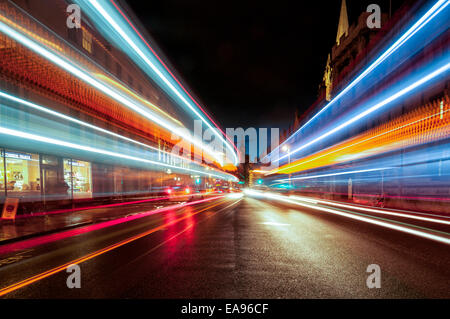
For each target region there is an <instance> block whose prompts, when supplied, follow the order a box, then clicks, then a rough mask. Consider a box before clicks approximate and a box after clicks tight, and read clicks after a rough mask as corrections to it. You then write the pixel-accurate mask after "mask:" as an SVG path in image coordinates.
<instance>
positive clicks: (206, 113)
mask: <svg viewBox="0 0 450 319" xmlns="http://www.w3.org/2000/svg"><path fill="white" fill-rule="evenodd" d="M110 1H111V3H112V4H113V5H114V7H115V8H116V9H117V11H119V13H120V14H121V15H122V17H123V18H124V19H125V20H126V21H127V23H128V24H129V25H130V26H131V28H132V29H133V30H134V32H136V34H137V35H138V36H139V38H140V39H141V40H142V41H143V42H144V43H145V45H146V46H147V47H148V48H149V49H150V51H151V52H152V53H153V55H154V56H155V57H156V58H157V59H158V61H159V62H160V63H161V65H162V66H163V67H164V68H165V69H166V71H167V72H169V74H170V75H171V76H172V78H173V79H174V80H175V81H176V82H177V83H178V85H179V86H180V87H181V88H182V89H183V91H184V92H185V93H186V94H187V95H188V96H189V98H190V99H191V100H192V101H194V103H195V105H197V106H198V108H199V109H200V110H201V111H202V112H203V114H205V115H206V116H207V117H208V119H209V120H210V121H211V122H212V123H213V124H214V126H215V127H216V128H217V129H218V130H219V131H220V132H222V134H223V135H224V136H225V137H226V139H227V140H228V141H229V142H230V143H231V145H232V146H233V147H234V149H235V150H236V152H237V154H238V158H239V150H238V148H237V147H236V145H234V143H233V142H232V141H231V140H230V138H229V137H228V136H227V135H226V134H225V132H224V131H222V129H221V128H220V127H219V125H217V124H216V122H214V120H213V119H212V118H211V117H210V116H209V114H208V112H206V111H205V110H204V109H203V108H202V107H201V105H200V104H199V103H198V102H197V101H196V100H195V99H194V98H193V97H192V95H191V94H190V93H189V92H188V91H187V90H186V88H185V87H184V86H183V85H182V84H181V82H180V81H179V80H178V79H177V77H176V76H175V75H174V74H173V73H172V72H171V71H170V69H169V68H168V67H167V65H166V64H165V63H164V61H163V60H162V59H161V58H160V57H159V55H158V54H157V53H156V52H155V50H153V48H152V47H151V46H150V44H149V43H148V42H147V41H146V40H145V38H144V37H143V36H142V34H141V33H140V32H139V31H138V30H137V28H136V27H135V26H134V25H133V23H131V21H130V19H128V17H127V16H126V15H125V13H124V12H123V11H122V10H121V9H120V7H119V6H118V5H117V4H116V3H115V1H114V0H110Z"/></svg>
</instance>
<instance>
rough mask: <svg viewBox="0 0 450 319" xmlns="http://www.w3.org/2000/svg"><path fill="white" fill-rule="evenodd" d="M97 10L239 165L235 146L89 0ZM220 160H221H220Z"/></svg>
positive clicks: (107, 14)
mask: <svg viewBox="0 0 450 319" xmlns="http://www.w3.org/2000/svg"><path fill="white" fill-rule="evenodd" d="M88 2H89V3H90V4H91V5H92V6H93V7H94V8H95V10H96V11H97V12H98V13H100V15H101V16H102V17H103V18H104V19H105V20H106V21H107V22H108V23H109V25H110V26H111V27H112V28H113V29H114V30H115V31H116V32H117V33H118V34H119V35H120V36H121V37H122V38H123V39H124V40H125V42H126V43H127V44H128V45H129V46H130V47H131V48H132V49H133V50H134V52H135V53H136V54H137V55H138V56H139V57H140V58H141V59H142V60H143V61H144V62H145V63H146V64H147V65H148V66H149V67H150V69H151V70H152V71H153V72H154V73H155V74H156V75H157V76H158V77H159V78H160V79H161V80H162V81H163V82H164V84H165V85H167V87H168V88H169V89H170V90H171V91H172V92H173V93H174V94H175V95H176V96H177V97H178V98H179V99H180V100H181V101H182V102H183V103H184V104H185V105H186V106H187V107H188V108H189V109H190V110H191V111H192V112H194V114H195V115H197V116H198V117H199V118H200V119H201V120H202V122H204V123H205V124H206V125H207V126H208V127H209V128H210V129H211V130H212V132H213V133H214V135H216V136H217V137H218V138H219V139H220V140H221V141H222V142H223V143H224V144H225V146H226V147H227V148H228V149H229V150H230V151H231V154H232V155H233V157H234V161H233V163H234V165H238V163H239V159H238V157H237V154H236V153H235V152H234V149H233V147H231V145H230V144H229V143H228V142H227V141H226V140H225V139H224V138H223V136H222V135H221V134H219V133H218V132H217V130H216V128H214V127H213V126H212V125H211V124H210V123H209V122H208V121H207V120H206V119H205V118H204V117H203V116H202V115H201V114H200V113H199V112H198V111H197V110H196V108H195V107H194V106H193V105H192V104H191V103H190V102H189V101H188V100H187V99H186V98H185V97H184V96H183V95H182V94H181V93H180V92H179V91H178V90H177V89H176V88H175V86H174V85H173V84H172V83H171V82H170V81H169V80H168V79H167V78H166V77H165V76H164V74H163V73H162V72H161V71H160V70H159V69H158V67H157V66H156V65H155V64H154V63H152V61H150V59H149V58H148V57H147V55H146V54H145V53H144V52H143V51H142V50H141V49H140V48H139V47H138V46H137V44H136V43H135V42H134V41H133V40H132V39H131V38H130V37H129V36H128V34H127V33H126V32H125V31H124V30H123V29H122V28H121V27H120V26H119V24H118V23H117V22H116V21H115V19H113V18H112V17H111V15H110V14H109V13H108V12H107V11H106V10H105V8H104V7H103V6H102V5H101V4H100V3H99V2H98V1H96V0H90V1H88ZM180 136H182V135H180ZM219 162H220V161H219Z"/></svg>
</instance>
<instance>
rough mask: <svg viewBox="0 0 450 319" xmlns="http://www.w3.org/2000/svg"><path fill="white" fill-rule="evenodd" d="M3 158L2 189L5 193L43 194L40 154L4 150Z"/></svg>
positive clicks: (17, 194) (0, 171) (18, 195)
mask: <svg viewBox="0 0 450 319" xmlns="http://www.w3.org/2000/svg"><path fill="white" fill-rule="evenodd" d="M1 158H2V159H1V162H0V163H1V164H2V169H1V170H0V175H1V178H2V181H1V185H2V186H1V189H2V190H3V191H4V192H5V195H6V196H10V197H32V198H39V197H40V195H41V180H40V167H39V155H38V154H31V153H25V152H17V151H12V150H2V151H1Z"/></svg>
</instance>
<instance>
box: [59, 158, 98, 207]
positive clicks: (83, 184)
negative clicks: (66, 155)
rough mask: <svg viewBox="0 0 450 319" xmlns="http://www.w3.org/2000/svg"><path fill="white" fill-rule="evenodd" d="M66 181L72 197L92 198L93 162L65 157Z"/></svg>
mask: <svg viewBox="0 0 450 319" xmlns="http://www.w3.org/2000/svg"><path fill="white" fill-rule="evenodd" d="M64 181H65V182H66V184H67V185H68V187H69V189H68V192H69V193H70V195H71V197H72V198H74V199H76V198H92V167H91V163H89V162H84V161H78V160H74V159H64Z"/></svg>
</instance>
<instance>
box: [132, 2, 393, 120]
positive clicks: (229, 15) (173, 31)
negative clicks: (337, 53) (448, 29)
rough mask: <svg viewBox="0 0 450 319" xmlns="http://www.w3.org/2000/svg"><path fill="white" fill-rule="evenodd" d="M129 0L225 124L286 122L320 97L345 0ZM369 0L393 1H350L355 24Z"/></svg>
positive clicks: (190, 84)
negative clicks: (319, 93) (323, 77)
mask: <svg viewBox="0 0 450 319" xmlns="http://www.w3.org/2000/svg"><path fill="white" fill-rule="evenodd" d="M395 1H396V0H393V2H395ZM399 1H400V0H397V2H399ZM127 3H128V4H129V6H130V7H131V8H132V9H133V10H134V12H135V14H136V15H137V17H138V18H139V20H140V21H141V23H142V25H143V27H145V28H146V29H147V31H148V32H149V33H150V35H151V36H152V37H153V38H154V40H155V41H156V42H157V44H158V46H159V47H160V49H161V50H162V51H163V52H164V54H165V56H166V57H167V58H168V60H169V62H170V63H171V65H172V66H173V67H174V68H175V69H176V71H177V72H178V74H180V75H181V77H182V79H183V81H184V82H185V83H186V84H187V85H188V87H189V88H190V89H191V90H192V92H193V93H194V94H195V96H197V97H198V98H199V100H200V102H201V103H202V105H204V106H206V109H207V110H209V112H210V114H212V116H213V117H214V118H215V119H216V120H217V121H218V123H219V125H221V126H222V127H223V128H226V127H238V126H242V127H250V126H253V127H286V126H288V124H289V123H290V122H291V121H292V119H293V114H294V112H295V110H296V109H297V110H298V111H299V114H301V113H302V111H303V110H306V109H307V108H308V107H309V106H310V105H311V104H312V103H313V102H314V101H315V100H316V97H317V88H318V85H319V83H320V81H321V79H322V75H323V70H324V67H325V64H326V59H327V55H328V53H329V52H330V51H331V47H332V45H333V44H334V42H335V39H336V32H337V25H338V20H339V12H340V6H341V0H327V1H324V0H310V1H304V0H297V1H282V0H270V1H250V0H241V1H234V0H226V1H220V0H203V1H200V0H189V1H187V0H160V1H142V0H128V1H127ZM370 3H378V4H379V5H380V6H381V8H382V11H386V12H388V11H389V1H387V0H382V1H380V0H378V1H373V0H370V1H365V0H347V9H348V11H349V19H350V24H352V23H353V22H354V21H355V20H356V18H357V17H358V16H359V14H360V13H361V12H362V11H363V10H365V9H366V7H367V5H368V4H370Z"/></svg>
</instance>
